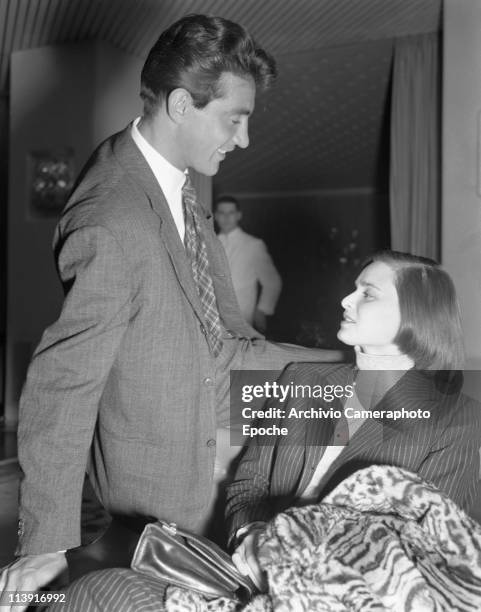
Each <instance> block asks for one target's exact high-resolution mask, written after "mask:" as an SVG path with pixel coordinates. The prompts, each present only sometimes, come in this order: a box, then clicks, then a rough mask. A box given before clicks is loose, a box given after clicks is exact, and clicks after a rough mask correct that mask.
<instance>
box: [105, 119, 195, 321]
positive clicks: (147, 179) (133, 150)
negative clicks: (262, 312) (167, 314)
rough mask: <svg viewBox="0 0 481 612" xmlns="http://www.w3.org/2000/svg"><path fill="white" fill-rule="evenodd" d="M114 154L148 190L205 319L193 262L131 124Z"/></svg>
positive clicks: (184, 283) (184, 282) (181, 277)
mask: <svg viewBox="0 0 481 612" xmlns="http://www.w3.org/2000/svg"><path fill="white" fill-rule="evenodd" d="M113 147H114V154H115V156H116V157H117V159H118V160H119V163H120V164H121V165H122V166H123V167H124V169H125V171H126V172H127V173H128V174H129V175H130V176H131V178H132V180H133V181H134V182H135V183H136V184H137V185H139V186H140V188H141V189H142V191H143V192H144V193H145V195H146V197H147V199H148V201H149V202H150V205H151V207H152V210H153V211H154V212H155V213H156V214H157V215H158V216H159V218H160V238H161V240H162V241H163V243H164V245H165V248H166V250H167V252H168V254H169V257H170V259H171V262H172V265H173V267H174V270H175V273H176V275H177V278H178V281H179V284H180V286H181V287H182V290H183V291H184V293H185V295H186V297H187V299H188V301H189V302H190V304H191V306H192V308H193V309H194V311H195V313H196V314H197V316H198V317H199V319H200V320H201V321H203V320H204V313H203V310H202V306H201V303H200V299H199V294H198V292H197V288H196V286H195V283H194V279H193V277H192V270H191V267H190V262H189V260H188V258H187V255H186V253H185V249H184V246H183V245H182V241H181V240H180V236H179V232H178V230H177V227H176V225H175V222H174V220H173V218H172V214H171V212H170V208H169V206H168V204H167V200H166V199H165V196H164V194H163V192H162V190H161V188H160V186H159V184H158V182H157V179H156V178H155V176H154V174H153V172H152V170H151V169H150V167H149V165H148V164H147V162H146V160H145V159H144V157H143V155H142V153H141V152H140V151H139V150H138V148H137V146H136V145H135V143H134V141H133V140H132V137H131V136H130V126H129V127H127V128H126V129H125V130H124V131H123V132H120V133H119V134H118V135H117V138H116V140H115V142H114V145H113Z"/></svg>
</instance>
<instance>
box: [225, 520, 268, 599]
mask: <svg viewBox="0 0 481 612" xmlns="http://www.w3.org/2000/svg"><path fill="white" fill-rule="evenodd" d="M262 529H263V527H259V526H256V527H254V528H253V529H252V530H251V531H249V532H248V533H247V535H246V536H245V537H244V539H243V540H242V542H241V543H240V544H239V546H238V547H237V548H236V550H235V552H234V554H233V555H232V561H233V563H234V565H235V566H236V567H237V569H238V570H239V572H240V573H241V574H243V575H244V576H248V577H249V578H250V579H251V580H252V582H253V583H254V584H255V585H256V587H257V588H258V589H259V591H260V592H261V593H263V592H265V591H267V580H266V575H265V572H263V571H262V570H261V568H260V567H259V563H258V561H257V538H258V537H259V534H260V532H261V531H262Z"/></svg>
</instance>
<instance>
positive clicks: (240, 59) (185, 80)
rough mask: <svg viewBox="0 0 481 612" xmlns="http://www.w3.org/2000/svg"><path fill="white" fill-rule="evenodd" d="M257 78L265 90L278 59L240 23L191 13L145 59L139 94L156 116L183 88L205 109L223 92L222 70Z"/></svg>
mask: <svg viewBox="0 0 481 612" xmlns="http://www.w3.org/2000/svg"><path fill="white" fill-rule="evenodd" d="M227 72H229V73H232V74H235V75H236V76H239V77H252V78H253V79H254V81H255V83H256V86H257V87H258V88H260V89H266V88H267V87H268V86H269V85H270V83H271V81H272V80H273V79H274V78H275V76H276V65H275V61H274V59H273V58H272V57H271V56H270V55H269V54H268V53H266V52H265V51H264V50H263V49H261V48H260V47H258V46H257V45H256V43H255V41H254V40H253V38H252V37H251V36H250V34H249V33H248V32H247V31H246V30H245V29H244V28H243V27H242V26H241V25H239V24H237V23H234V22H233V21H228V20H227V19H223V18H221V17H212V16H209V15H187V16H186V17H183V18H182V19H179V21H177V22H175V23H174V24H173V25H171V26H170V27H169V28H168V29H167V30H165V32H163V33H162V34H161V35H160V37H159V39H158V40H157V42H156V43H155V45H154V46H153V47H152V49H151V50H150V53H149V55H148V57H147V60H146V61H145V64H144V67H143V69H142V75H141V91H140V96H141V98H142V99H143V101H144V113H145V114H146V115H151V114H152V113H154V112H155V111H156V109H157V108H158V106H159V104H160V103H161V102H162V101H163V100H164V99H166V98H167V97H168V95H169V94H170V93H171V92H172V91H173V90H174V89H177V88H178V87H183V88H184V89H186V90H187V91H188V92H189V93H190V94H191V96H192V98H193V101H194V105H195V106H196V107H197V108H204V107H205V106H206V105H207V104H208V103H209V102H210V101H211V100H213V99H214V98H218V97H220V96H221V95H222V91H219V79H220V77H221V76H222V74H223V73H227Z"/></svg>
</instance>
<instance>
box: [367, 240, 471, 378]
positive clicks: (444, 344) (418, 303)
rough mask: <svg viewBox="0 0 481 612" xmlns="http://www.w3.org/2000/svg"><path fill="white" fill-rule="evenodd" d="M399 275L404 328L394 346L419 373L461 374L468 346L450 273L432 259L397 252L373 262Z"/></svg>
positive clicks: (376, 256) (397, 283) (397, 282)
mask: <svg viewBox="0 0 481 612" xmlns="http://www.w3.org/2000/svg"><path fill="white" fill-rule="evenodd" d="M376 261H379V262H382V263H385V264H386V265H388V266H389V267H390V268H391V269H392V270H393V271H394V274H395V286H396V290H397V294H398V299H399V309H400V312H401V324H400V327H399V331H398V333H397V335H396V338H395V339H394V343H395V344H396V345H397V346H398V347H399V350H400V351H402V352H403V353H404V354H406V355H409V357H411V359H412V360H413V361H414V363H415V367H416V369H418V370H459V369H462V368H463V366H464V343H463V332H462V328H461V317H460V314H459V304H458V300H457V297H456V290H455V288H454V283H453V281H452V280H451V277H450V276H449V275H448V273H447V272H446V271H445V270H443V269H442V268H441V266H440V265H439V264H438V263H436V262H435V261H434V260H432V259H428V258H427V257H418V256H416V255H410V254H408V253H399V252H397V251H380V252H378V253H375V254H374V255H372V256H371V257H370V258H369V260H368V261H367V262H366V263H365V265H364V267H366V266H367V265H369V264H370V263H373V262H376Z"/></svg>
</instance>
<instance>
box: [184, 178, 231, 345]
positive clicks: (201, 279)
mask: <svg viewBox="0 0 481 612" xmlns="http://www.w3.org/2000/svg"><path fill="white" fill-rule="evenodd" d="M182 202H183V205H184V216H185V236H184V244H185V250H186V253H187V257H188V258H189V261H190V265H191V266H192V275H193V277H194V281H195V284H196V286H197V291H198V292H199V297H200V302H201V304H202V310H203V311H204V317H205V322H206V325H207V328H208V331H209V338H210V344H211V347H212V352H213V354H214V357H217V355H218V354H219V353H220V352H221V350H222V327H221V324H220V317H219V311H218V309H217V300H216V297H215V293H214V283H213V282H212V277H211V275H210V272H209V260H208V258H207V248H206V246H205V242H204V238H203V236H202V229H201V225H200V220H199V213H198V210H197V207H198V204H197V194H196V193H195V189H194V186H193V185H192V182H191V180H190V177H189V175H188V174H187V175H186V179H185V183H184V186H183V187H182Z"/></svg>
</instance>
